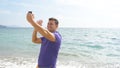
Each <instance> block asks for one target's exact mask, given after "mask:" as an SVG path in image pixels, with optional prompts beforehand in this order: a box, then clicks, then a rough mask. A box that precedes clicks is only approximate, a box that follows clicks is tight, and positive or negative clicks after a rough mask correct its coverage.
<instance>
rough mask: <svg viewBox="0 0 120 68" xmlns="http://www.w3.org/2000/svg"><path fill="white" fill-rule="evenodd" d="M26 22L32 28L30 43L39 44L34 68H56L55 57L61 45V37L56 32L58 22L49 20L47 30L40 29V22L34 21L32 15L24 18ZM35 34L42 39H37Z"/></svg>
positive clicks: (53, 19) (52, 19)
mask: <svg viewBox="0 0 120 68" xmlns="http://www.w3.org/2000/svg"><path fill="white" fill-rule="evenodd" d="M26 18H27V20H28V22H29V23H30V24H31V25H32V26H33V27H34V31H33V35H32V42H34V43H37V44H40V43H41V49H40V54H39V58H38V65H37V67H36V68H56V62H57V56H58V52H59V49H60V45H61V39H62V37H61V35H60V34H59V32H57V31H56V30H57V28H58V24H59V22H58V20H57V19H55V18H49V21H48V24H47V29H45V28H43V27H42V21H38V22H37V23H36V22H35V21H34V16H33V14H32V13H28V14H27V16H26ZM37 32H39V33H40V34H41V35H42V36H43V37H41V38H37Z"/></svg>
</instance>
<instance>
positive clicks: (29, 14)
mask: <svg viewBox="0 0 120 68" xmlns="http://www.w3.org/2000/svg"><path fill="white" fill-rule="evenodd" d="M26 19H27V21H28V22H29V23H31V22H34V15H33V14H31V13H27V16H26Z"/></svg>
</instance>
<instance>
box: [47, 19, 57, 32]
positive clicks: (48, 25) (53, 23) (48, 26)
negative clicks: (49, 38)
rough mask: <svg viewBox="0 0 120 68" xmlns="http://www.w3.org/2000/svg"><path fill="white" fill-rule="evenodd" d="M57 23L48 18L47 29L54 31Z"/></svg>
mask: <svg viewBox="0 0 120 68" xmlns="http://www.w3.org/2000/svg"><path fill="white" fill-rule="evenodd" d="M57 27H58V25H56V24H55V21H54V20H50V21H49V22H48V24H47V29H48V30H49V31H50V32H54V31H56V29H57Z"/></svg>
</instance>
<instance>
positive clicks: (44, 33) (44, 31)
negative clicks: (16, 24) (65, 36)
mask: <svg viewBox="0 0 120 68" xmlns="http://www.w3.org/2000/svg"><path fill="white" fill-rule="evenodd" d="M27 20H28V22H29V23H30V24H31V25H32V26H33V27H34V28H35V30H36V31H38V32H39V33H40V34H41V35H42V36H44V37H45V38H47V39H48V40H50V41H53V42H54V41H55V36H54V34H53V33H51V32H50V31H48V30H47V29H45V28H43V27H42V26H41V25H39V24H37V23H35V21H34V18H33V15H32V14H30V13H28V14H27Z"/></svg>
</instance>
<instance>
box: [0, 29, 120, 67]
mask: <svg viewBox="0 0 120 68" xmlns="http://www.w3.org/2000/svg"><path fill="white" fill-rule="evenodd" d="M58 31H59V33H60V34H61V36H62V44H61V48H60V51H59V55H58V59H57V64H56V66H57V68H120V28H59V29H58ZM32 32H33V28H17V27H16V28H0V68H35V67H36V65H37V60H38V55H39V52H40V47H41V45H40V44H35V43H33V42H32ZM38 37H41V35H40V34H39V33H38Z"/></svg>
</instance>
